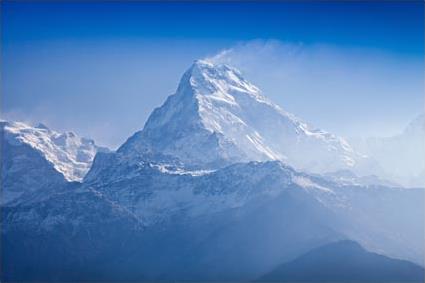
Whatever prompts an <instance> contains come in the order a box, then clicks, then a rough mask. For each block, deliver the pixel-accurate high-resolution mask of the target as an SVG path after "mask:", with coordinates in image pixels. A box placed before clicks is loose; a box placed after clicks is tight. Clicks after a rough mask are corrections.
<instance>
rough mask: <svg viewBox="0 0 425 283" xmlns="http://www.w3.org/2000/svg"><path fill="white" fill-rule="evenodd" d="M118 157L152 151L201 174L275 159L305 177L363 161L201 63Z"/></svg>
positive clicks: (240, 81)
mask: <svg viewBox="0 0 425 283" xmlns="http://www.w3.org/2000/svg"><path fill="white" fill-rule="evenodd" d="M118 152H120V153H124V154H125V153H127V154H129V155H130V154H132V155H134V153H135V152H139V153H141V154H154V155H155V154H157V153H160V154H161V155H167V156H169V157H172V158H175V159H177V160H178V161H180V162H182V163H183V164H185V165H189V166H194V167H201V168H217V167H222V166H224V165H227V164H231V163H234V162H246V161H253V160H255V161H264V160H282V161H285V162H287V163H289V164H290V165H292V166H295V167H296V168H299V169H305V170H309V171H312V172H325V171H335V170H338V169H344V168H354V167H356V166H357V165H358V163H359V162H360V163H361V162H362V159H363V158H362V157H361V156H359V155H358V154H356V153H355V152H354V151H353V149H352V148H351V146H350V145H349V144H348V143H347V142H346V141H345V140H344V139H342V138H339V137H336V136H334V135H332V134H330V133H327V132H324V131H321V130H317V129H314V128H312V127H311V126H309V125H308V124H306V123H304V122H302V121H301V120H300V119H298V118H296V117H295V116H293V115H292V114H289V113H287V112H285V111H284V110H282V109H281V108H280V107H279V106H277V105H276V104H274V103H272V102H271V101H270V100H268V99H267V98H266V97H265V96H263V94H262V93H261V91H260V90H259V89H258V88H257V87H256V86H254V85H253V84H251V83H250V82H248V81H246V80H245V79H244V78H243V77H242V76H241V74H240V73H239V71H237V70H235V69H233V68H231V67H229V66H227V65H214V64H212V63H211V62H208V61H203V60H199V61H196V62H195V63H194V64H193V65H192V66H191V67H190V68H189V70H187V71H186V73H185V74H184V75H183V77H182V79H181V81H180V84H179V86H178V89H177V91H176V93H175V94H174V95H171V96H170V97H168V99H167V100H166V102H165V103H164V104H163V105H162V106H161V107H159V108H157V109H155V110H154V112H153V113H152V114H151V116H150V117H149V119H148V121H147V122H146V124H145V127H144V128H143V130H142V131H140V132H138V133H136V134H135V135H134V136H133V137H131V138H130V139H129V140H128V141H127V142H126V143H125V144H124V145H123V146H122V147H121V148H120V149H119V151H118Z"/></svg>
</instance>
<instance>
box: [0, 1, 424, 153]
mask: <svg viewBox="0 0 425 283" xmlns="http://www.w3.org/2000/svg"><path fill="white" fill-rule="evenodd" d="M1 8H2V10H1V13H2V19H1V21H2V30H1V39H2V50H1V55H2V74H1V76H2V77H1V78H2V85H1V91H2V117H4V118H7V119H17V120H26V121H31V122H38V121H42V122H45V123H46V124H48V125H50V126H51V127H52V128H55V129H58V130H74V131H76V132H78V133H81V134H83V135H85V136H91V137H93V138H95V139H96V140H98V142H99V143H101V144H105V145H108V146H112V147H115V146H117V145H119V144H120V143H122V142H123V141H124V140H125V139H126V138H127V137H128V136H129V135H131V134H132V133H133V132H134V131H135V130H138V129H140V128H142V127H143V124H144V122H145V120H146V118H147V116H148V115H149V113H150V112H151V111H152V109H153V108H154V107H156V106H159V105H160V104H161V103H162V102H163V101H164V99H165V98H166V97H167V96H168V95H170V94H172V93H173V92H174V90H175V89H176V87H177V84H178V81H179V79H180V76H181V75H182V73H183V72H184V71H185V69H187V68H188V67H189V66H190V64H191V62H192V61H193V60H195V59H198V58H204V57H211V56H214V55H216V54H218V53H220V52H222V51H223V50H228V51H227V52H226V55H225V56H223V58H221V60H224V61H225V62H228V63H231V64H233V65H235V66H237V67H239V68H240V69H241V71H242V72H243V73H244V74H246V76H247V77H248V78H249V79H250V80H252V81H253V82H254V83H256V84H257V85H258V86H259V87H260V88H262V89H263V90H264V92H265V95H266V96H269V97H270V98H271V99H272V100H274V101H275V102H277V103H278V104H280V105H281V106H282V107H283V108H285V109H286V110H288V111H290V112H293V113H294V114H296V115H298V116H300V117H302V118H303V119H304V120H306V121H308V122H311V123H312V124H313V125H315V126H317V127H319V128H323V129H325V130H329V131H332V132H334V133H336V134H341V135H345V136H370V135H381V136H382V135H391V134H394V133H397V132H398V131H401V130H402V128H403V126H404V125H405V124H406V123H408V121H409V120H411V119H413V118H414V117H415V116H416V115H418V114H419V113H420V112H423V111H424V71H423V70H424V3H423V2H421V1H418V2H377V3H372V2H360V1H359V2H355V1H353V2H346V3H341V2H340V3H337V2H316V3H312V2H310V3H309V2H303V3H296V2H280V3H265V2H248V3H241V2H233V3H229V2H216V3H213V2H203V3H196V2H184V3H176V2H169V3H154V2H123V3H118V2H94V3H86V2H74V3H72V2H69V3H54V2H44V3H37V2H31V3H24V2H8V1H3V2H2V3H1Z"/></svg>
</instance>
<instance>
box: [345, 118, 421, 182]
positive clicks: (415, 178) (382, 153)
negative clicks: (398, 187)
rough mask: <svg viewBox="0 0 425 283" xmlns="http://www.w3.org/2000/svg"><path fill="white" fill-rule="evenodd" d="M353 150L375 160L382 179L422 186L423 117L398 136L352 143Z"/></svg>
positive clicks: (414, 121)
mask: <svg viewBox="0 0 425 283" xmlns="http://www.w3.org/2000/svg"><path fill="white" fill-rule="evenodd" d="M353 144H354V145H355V147H356V149H357V150H358V151H360V152H364V153H365V154H367V155H368V156H371V157H372V158H373V159H375V160H377V161H378V163H379V165H380V167H382V168H383V170H384V176H386V177H387V178H391V179H393V180H396V182H398V183H400V184H402V185H404V186H408V187H412V186H416V187H422V188H423V187H425V158H424V156H425V115H424V114H422V115H419V116H418V117H417V118H416V119H415V120H413V121H412V122H411V123H410V124H409V125H408V126H407V127H406V128H405V130H404V131H403V132H402V133H400V134H399V135H396V136H393V137H387V138H368V139H365V140H357V141H353Z"/></svg>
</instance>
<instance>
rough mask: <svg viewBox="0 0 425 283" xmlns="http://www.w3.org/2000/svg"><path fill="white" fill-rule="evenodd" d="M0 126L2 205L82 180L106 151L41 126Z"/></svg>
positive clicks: (22, 124) (15, 124) (3, 122)
mask: <svg viewBox="0 0 425 283" xmlns="http://www.w3.org/2000/svg"><path fill="white" fill-rule="evenodd" d="M0 123H1V124H0V126H1V129H0V131H1V145H2V146H1V147H2V148H1V151H2V160H1V172H2V187H3V190H2V193H3V194H2V203H9V202H11V201H13V200H14V199H16V198H18V197H19V196H20V195H21V194H23V193H25V192H32V191H37V190H39V189H41V188H49V187H54V186H58V185H61V184H64V183H65V182H69V181H81V180H82V178H83V177H84V175H85V174H86V173H87V171H88V170H89V168H90V166H91V163H92V161H93V158H94V155H95V154H96V152H97V151H98V150H104V149H103V148H100V147H98V146H96V145H95V143H94V142H93V141H92V140H89V139H86V138H80V137H78V136H77V135H75V134H74V133H72V132H69V133H63V134H61V133H57V132H55V131H52V130H49V129H48V128H47V127H46V126H44V125H42V124H40V125H38V126H36V127H31V126H29V125H26V124H24V123H19V122H5V121H2V122H0Z"/></svg>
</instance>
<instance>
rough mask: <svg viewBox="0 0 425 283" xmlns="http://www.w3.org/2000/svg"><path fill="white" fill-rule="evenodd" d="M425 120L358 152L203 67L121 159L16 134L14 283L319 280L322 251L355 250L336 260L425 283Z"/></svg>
mask: <svg viewBox="0 0 425 283" xmlns="http://www.w3.org/2000/svg"><path fill="white" fill-rule="evenodd" d="M418 121H419V122H418ZM418 121H416V122H415V123H413V124H412V125H411V126H410V127H409V128H408V129H407V130H406V131H405V132H403V134H402V135H400V136H399V137H395V138H394V139H391V140H386V141H379V142H378V141H377V142H373V143H370V142H367V143H366V144H365V145H363V144H360V143H359V144H356V145H355V146H353V145H351V144H350V143H349V142H348V141H347V140H345V139H344V138H342V137H338V136H335V135H333V134H331V133H328V132H325V131H322V130H319V129H316V128H314V127H312V126H310V125H309V124H308V123H306V122H304V121H302V120H301V119H300V118H298V117H296V116H294V115H293V114H290V113H287V112H286V111H284V110H283V109H282V108H281V107H280V106H278V105H276V104H274V103H273V102H271V101H270V100H269V99H268V98H267V97H266V96H264V95H263V93H262V92H261V90H260V89H259V88H258V87H256V86H254V85H253V84H251V83H250V82H248V81H247V80H246V79H244V78H243V76H242V75H241V73H240V72H239V71H238V70H236V69H234V68H232V67H230V66H227V65H222V64H214V63H212V62H210V61H207V60H198V61H195V62H194V63H193V65H192V66H191V67H190V68H189V69H188V70H187V71H186V72H185V73H184V74H183V76H182V78H181V81H180V84H179V86H178V88H177V90H176V93H175V94H173V95H171V96H169V97H168V98H167V100H166V101H165V102H164V104H163V105H162V106H160V107H158V108H156V109H155V110H154V111H153V112H152V114H151V116H150V117H149V119H148V120H147V122H146V124H145V126H144V127H143V129H141V130H140V131H138V132H136V133H135V134H134V135H133V136H131V137H130V138H129V139H128V140H127V141H126V142H125V143H124V144H123V145H122V146H121V147H119V149H118V150H116V151H109V150H107V149H105V148H102V147H99V146H97V145H96V144H95V143H94V141H92V140H89V139H85V138H80V137H78V136H77V135H76V134H73V133H65V134H60V133H57V132H54V131H51V130H49V129H48V128H47V127H46V126H44V125H40V126H36V127H31V126H28V125H25V124H23V123H18V122H2V123H1V135H2V137H1V139H2V148H1V151H2V168H1V171H2V184H3V186H2V251H1V257H2V274H1V276H2V280H3V281H20V280H23V281H28V280H41V281H74V280H80V281H81V280H83V281H90V280H108V281H122V280H137V281H177V280H182V281H183V280H184V281H195V280H196V281H252V280H257V279H259V278H260V279H261V278H267V279H268V278H269V276H272V275H273V277H270V278H273V280H276V281H281V280H283V279H285V280H293V279H296V278H297V277H296V276H298V275H291V274H293V273H291V272H289V273H288V272H286V270H288V268H287V266H291V265H292V264H293V263H291V262H295V263H296V264H297V266H298V267H297V268H298V269H300V270H305V271H306V272H310V271H309V270H317V267H312V265H314V264H315V259H317V257H316V256H314V257H310V256H309V255H311V254H310V253H309V252H310V251H312V252H311V253H313V255H314V253H315V252H313V251H317V250H315V249H319V251H320V249H321V247H323V246H326V245H330V244H332V243H336V242H338V243H339V242H341V241H343V243H344V240H350V241H354V242H355V244H354V246H355V247H356V248H355V249H354V253H353V254H352V253H348V254H346V253H345V251H346V246H345V245H334V246H332V247H333V249H334V250H335V252H333V253H329V254H327V256H326V257H327V258H330V261H329V262H331V263H332V262H338V261H339V260H345V259H346V260H347V262H348V263H349V262H351V261H352V260H353V259H355V258H356V256H357V255H358V254H360V255H361V257H362V258H365V259H367V262H369V263H370V265H371V267H374V266H375V267H379V268H380V269H378V270H379V272H381V274H380V275H379V274H378V275H377V277H376V278H385V279H387V278H390V279H392V278H394V280H401V281H414V282H421V281H423V279H424V269H423V266H424V255H425V247H424V243H423V239H424V236H425V235H424V233H425V229H424V228H425V227H424V225H425V224H424V223H425V221H424V220H425V219H424V216H425V214H424V212H425V205H424V201H425V190H424V189H423V186H420V187H422V188H405V187H402V186H401V185H398V184H397V183H401V184H406V183H404V182H399V181H400V180H401V179H400V176H402V175H407V174H409V172H410V173H412V174H421V166H423V164H422V163H421V162H423V157H420V152H418V151H416V150H415V149H416V148H417V147H416V146H420V145H421V143H420V142H418V141H419V140H420V139H421V138H423V132H424V128H423V118H422V120H420V119H418ZM371 144H372V145H371ZM404 149H409V150H411V151H409V156H408V157H406V158H405V159H403V160H401V159H400V158H398V157H397V156H398V155H397V154H400V155H404V156H406V153H405V151H404ZM422 149H423V148H422ZM418 150H419V151H420V150H421V148H418ZM397 151H400V153H397V154H394V152H397ZM410 152H411V153H410ZM390 154H392V156H391V157H386V156H387V155H390ZM421 158H422V159H421ZM419 159H421V160H419ZM412 160H415V161H412ZM396 161H398V162H400V163H397V162H396ZM410 161H412V162H410ZM403 162H404V163H403ZM396 163H397V164H396ZM402 164H408V165H409V166H410V167H406V166H404V165H402ZM397 167H399V168H404V171H401V170H399V171H397V170H396V169H395V168H397ZM409 168H410V169H409ZM412 168H414V169H415V170H413V169H412ZM393 176H394V178H392V177H393ZM414 184H415V185H414V186H417V184H420V181H418V182H417V183H414ZM350 251H353V250H352V249H350ZM375 253H376V254H379V255H380V256H378V257H377V255H375ZM341 254H344V255H346V256H344V257H340V255H341ZM306 257H307V258H306ZM332 257H334V258H333V260H334V261H332ZM40 258H42V259H45V260H40ZM300 258H301V259H300ZM406 261H409V263H406ZM306 263H308V265H309V268H310V269H308V268H305V267H304V266H305V264H306ZM349 265H350V266H352V270H351V271H352V272H353V274H355V273H356V272H360V271H362V270H364V269H363V268H364V266H358V265H355V264H354V265H351V264H349ZM282 266H284V267H283V268H282ZM285 266H286V267H285ZM406 266H407V267H406ZM328 268H329V267H328ZM406 268H410V269H411V270H414V271H415V272H414V273H411V272H407V273H406V272H403V270H405V269H406ZM291 269H292V268H291ZM389 269H391V270H401V271H400V272H398V273H394V274H396V275H392V274H393V273H390V272H389ZM276 270H277V271H276ZM282 270H283V271H282ZM311 272H313V271H311ZM270 274H271V275H270ZM279 274H280V275H279ZM311 274H314V272H313V273H311ZM345 275H347V274H345ZM279 276H281V277H279ZM291 276H293V277H291ZM335 276H336V277H335ZM391 276H394V277H391ZM310 279H311V278H310ZM322 279H323V281H327V280H330V279H332V280H340V279H348V280H350V279H352V280H354V279H358V278H354V277H353V278H346V277H338V274H331V275H329V277H326V276H325V277H324V278H322ZM363 279H364V280H366V279H365V278H361V280H363ZM307 281H309V280H307Z"/></svg>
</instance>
